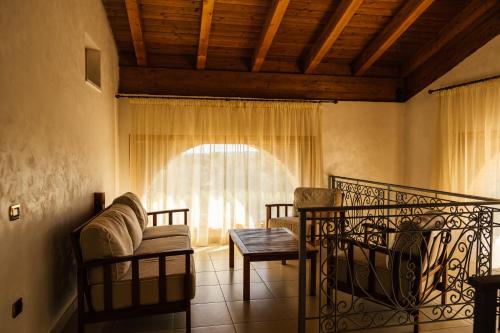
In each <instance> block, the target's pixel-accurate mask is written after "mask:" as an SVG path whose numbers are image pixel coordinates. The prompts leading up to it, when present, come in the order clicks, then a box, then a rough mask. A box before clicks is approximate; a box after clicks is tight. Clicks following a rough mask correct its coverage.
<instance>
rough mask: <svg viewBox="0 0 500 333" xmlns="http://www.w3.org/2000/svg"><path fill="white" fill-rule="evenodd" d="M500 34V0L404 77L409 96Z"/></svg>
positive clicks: (407, 97)
mask: <svg viewBox="0 0 500 333" xmlns="http://www.w3.org/2000/svg"><path fill="white" fill-rule="evenodd" d="M499 34H500V4H497V5H496V6H495V7H494V8H493V9H492V10H490V11H489V12H488V14H487V15H485V16H483V18H482V19H480V20H478V21H476V22H475V23H474V24H473V25H472V26H471V27H469V28H468V29H466V30H465V31H462V32H461V33H460V34H458V35H457V36H456V37H455V38H454V39H453V40H452V41H451V42H450V43H449V45H446V46H445V47H443V48H442V49H441V50H439V51H438V52H437V53H436V54H434V56H433V57H431V58H430V59H429V60H428V61H427V62H426V63H425V64H423V65H422V66H420V67H419V70H418V71H414V72H413V73H412V74H411V75H410V76H408V77H407V78H406V80H405V87H406V97H405V98H406V100H407V99H409V98H411V97H413V96H414V95H416V94H417V93H418V92H420V91H421V90H422V89H424V88H425V87H427V86H428V85H429V84H431V83H432V82H434V81H435V80H436V79H438V78H439V77H441V76H442V75H444V74H446V73H447V72H448V71H449V70H451V69H452V68H453V67H455V66H456V65H458V64H459V63H460V62H462V61H463V60H464V59H465V58H467V57H468V56H469V55H471V54H472V53H474V52H475V51H476V50H478V49H479V48H480V47H482V46H483V45H484V44H486V43H487V42H489V41H490V40H491V39H493V38H495V37H496V36H498V35H499Z"/></svg>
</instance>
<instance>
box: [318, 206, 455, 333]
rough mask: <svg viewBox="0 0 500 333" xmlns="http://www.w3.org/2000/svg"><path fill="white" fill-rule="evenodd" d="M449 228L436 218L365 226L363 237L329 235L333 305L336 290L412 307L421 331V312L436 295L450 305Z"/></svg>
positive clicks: (375, 300) (329, 271)
mask: <svg viewBox="0 0 500 333" xmlns="http://www.w3.org/2000/svg"><path fill="white" fill-rule="evenodd" d="M443 225H444V220H443V219H442V217H441V216H440V215H438V214H430V215H424V216H420V217H419V216H416V217H413V219H412V220H411V221H410V220H408V221H405V222H402V223H401V224H400V226H399V228H398V229H395V228H390V227H386V226H379V225H376V224H373V223H364V224H362V225H361V226H360V227H361V228H362V232H361V233H360V234H362V235H363V236H358V237H347V236H345V235H344V236H340V237H337V238H336V239H335V238H334V237H333V236H327V237H330V242H329V245H328V246H329V249H328V260H329V264H328V269H327V275H328V279H329V283H328V287H327V293H328V295H330V298H329V301H330V302H329V303H331V300H332V288H333V286H336V289H337V290H340V291H343V292H347V293H350V294H351V295H353V296H356V297H361V298H365V299H367V300H369V301H372V302H376V303H379V304H382V305H385V306H388V307H397V308H399V309H400V308H406V309H408V310H407V311H408V314H409V315H411V316H412V317H413V322H414V332H415V333H416V332H418V317H419V310H418V308H419V307H420V306H421V305H422V304H424V303H426V301H429V299H430V298H431V293H433V292H434V291H440V292H441V303H442V304H446V289H447V284H446V283H447V281H446V277H447V247H448V244H449V243H450V241H451V233H450V231H449V230H446V229H442V228H441V227H442V226H443ZM358 235H359V234H358ZM390 235H394V240H391V238H390ZM335 240H336V241H335ZM335 246H336V247H337V248H336V249H335Z"/></svg>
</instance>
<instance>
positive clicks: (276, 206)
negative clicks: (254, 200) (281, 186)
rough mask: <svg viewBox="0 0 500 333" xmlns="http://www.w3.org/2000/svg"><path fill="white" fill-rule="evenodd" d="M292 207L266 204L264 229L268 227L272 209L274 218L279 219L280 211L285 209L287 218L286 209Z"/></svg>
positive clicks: (286, 212)
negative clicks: (274, 213)
mask: <svg viewBox="0 0 500 333" xmlns="http://www.w3.org/2000/svg"><path fill="white" fill-rule="evenodd" d="M289 207H293V204H267V205H266V228H267V227H268V222H269V219H271V218H272V217H273V216H272V215H273V208H275V209H274V211H275V212H276V217H280V209H281V208H285V216H288V208H289Z"/></svg>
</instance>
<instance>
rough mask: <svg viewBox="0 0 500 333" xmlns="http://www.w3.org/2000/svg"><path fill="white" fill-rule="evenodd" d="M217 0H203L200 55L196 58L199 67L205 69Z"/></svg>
mask: <svg viewBox="0 0 500 333" xmlns="http://www.w3.org/2000/svg"><path fill="white" fill-rule="evenodd" d="M214 4H215V0H203V5H202V8H201V21H200V38H199V41H198V57H197V60H196V68H197V69H205V64H206V63H207V51H208V38H209V37H210V28H211V26H212V16H213V14H214Z"/></svg>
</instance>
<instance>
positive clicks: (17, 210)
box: [9, 204, 21, 221]
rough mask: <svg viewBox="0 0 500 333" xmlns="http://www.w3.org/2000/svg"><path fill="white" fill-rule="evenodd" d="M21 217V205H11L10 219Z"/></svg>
mask: <svg viewBox="0 0 500 333" xmlns="http://www.w3.org/2000/svg"><path fill="white" fill-rule="evenodd" d="M19 217H21V205H20V204H15V205H12V206H10V207H9V220H11V221H15V220H19Z"/></svg>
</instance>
